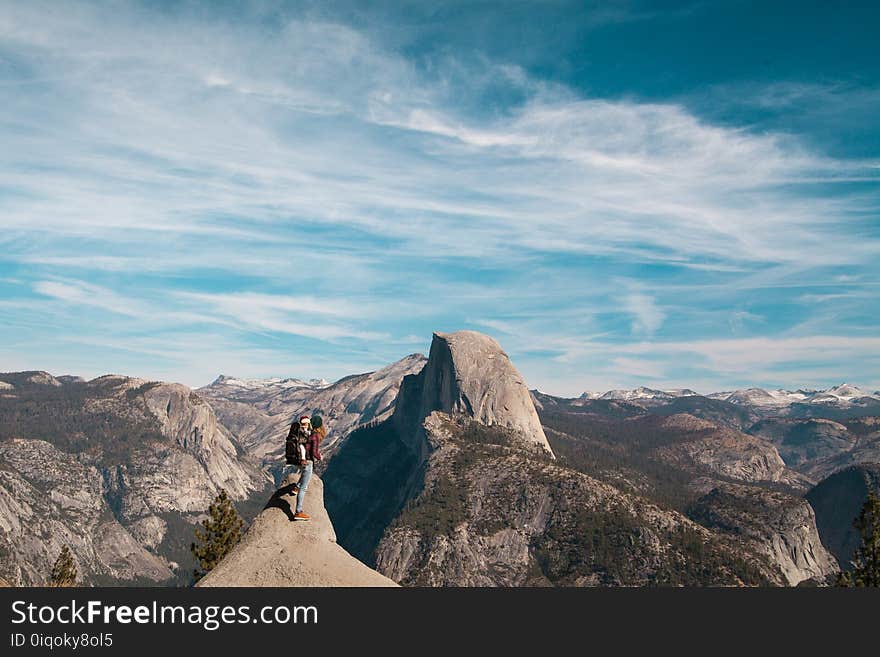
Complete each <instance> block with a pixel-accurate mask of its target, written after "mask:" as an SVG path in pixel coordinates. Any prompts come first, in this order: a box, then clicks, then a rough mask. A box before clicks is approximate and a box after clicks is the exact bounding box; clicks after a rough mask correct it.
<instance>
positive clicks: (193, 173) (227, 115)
mask: <svg viewBox="0 0 880 657" xmlns="http://www.w3.org/2000/svg"><path fill="white" fill-rule="evenodd" d="M768 4H772V7H770V8H768V7H767V5H768ZM843 6H844V5H841V6H839V7H830V6H828V3H815V4H812V3H802V2H798V3H751V2H681V3H662V4H657V3H640V2H620V3H595V4H591V3H584V2H571V3H569V2H552V1H550V2H504V3H494V2H469V3H464V2H447V3H439V2H438V3H425V2H387V3H381V2H379V3H370V7H369V8H367V7H365V3H356V2H332V1H331V2H315V3H293V2H271V1H263V2H256V1H255V2H239V3H231V4H229V5H228V6H224V5H222V4H221V3H217V2H211V3H207V2H206V3H196V2H188V3H171V2H161V3H137V2H126V1H121V0H117V1H114V2H95V3H78V2H64V3H60V2H48V3H44V2H40V1H39V0H35V1H29V2H26V3H25V2H16V1H13V0H0V370H7V371H8V370H20V369H45V370H49V371H51V372H53V373H56V374H61V373H68V372H70V373H76V374H81V375H84V376H95V375H99V374H103V373H106V372H117V373H124V374H130V375H137V376H143V377H148V378H160V379H166V380H175V381H181V382H184V383H187V384H190V385H194V386H196V385H202V384H205V383H207V382H209V381H210V380H212V379H213V378H214V377H215V376H216V375H217V374H219V373H221V372H222V373H227V374H235V375H238V376H255V377H257V376H299V377H325V378H328V379H334V378H337V377H340V376H343V375H346V374H350V373H353V372H359V371H367V370H370V369H375V368H378V367H381V366H382V365H384V364H387V363H389V362H391V361H393V360H396V359H398V358H400V357H402V356H404V355H406V354H408V353H411V352H415V351H422V352H425V351H426V350H427V347H428V345H429V343H430V337H431V332H432V331H434V330H440V331H451V330H457V329H463V328H468V329H475V330H480V331H484V332H486V333H489V334H491V335H493V336H494V337H495V338H497V339H498V340H499V342H501V344H502V345H503V346H504V348H505V349H506V350H507V352H508V353H509V354H510V355H511V357H512V358H513V360H514V362H515V363H516V364H517V365H518V366H519V368H520V369H521V370H522V372H523V373H524V375H525V377H526V379H527V381H528V383H529V385H530V386H532V387H538V388H540V389H542V390H545V391H548V392H551V393H555V394H565V395H576V394H580V393H581V392H582V391H584V390H606V389H609V388H613V387H633V386H636V385H648V386H652V387H684V386H687V387H691V388H694V389H696V390H698V391H701V392H709V391H713V390H722V389H730V388H734V387H741V386H745V385H762V386H767V387H778V386H783V387H791V388H797V387H828V386H830V385H833V384H836V383H840V382H842V381H849V382H851V383H855V384H857V385H861V386H864V387H866V388H869V389H871V390H876V389H880V334H878V331H877V317H878V316H880V266H878V264H877V263H878V256H880V122H878V121H877V120H876V117H877V116H878V115H880V49H878V48H877V46H876V39H875V37H876V35H875V34H874V32H875V29H876V26H877V25H878V24H880V10H878V8H877V6H876V3H874V7H873V8H872V7H871V6H870V3H865V4H864V5H863V7H859V6H856V5H855V4H854V3H846V8H845V9H844V8H842V7H843Z"/></svg>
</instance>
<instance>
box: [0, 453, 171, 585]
mask: <svg viewBox="0 0 880 657" xmlns="http://www.w3.org/2000/svg"><path fill="white" fill-rule="evenodd" d="M103 492H104V489H103V478H102V476H101V472H100V470H99V469H98V468H97V467H95V466H94V465H88V464H86V463H82V462H81V461H79V460H78V459H77V458H76V457H75V456H74V455H72V454H68V453H66V452H62V451H59V450H57V449H55V447H53V446H52V445H51V444H49V443H47V442H45V441H42V440H26V439H10V440H5V441H2V442H0V575H2V577H3V578H4V579H6V580H7V581H8V582H11V583H13V584H15V585H18V586H42V585H45V584H46V582H47V578H48V575H49V573H50V572H51V570H52V565H53V564H54V563H55V559H57V558H58V555H59V554H60V552H61V548H62V547H63V546H64V545H65V544H66V545H68V546H70V548H71V550H72V552H73V555H74V560H75V562H76V564H77V571H78V573H79V577H80V581H82V582H87V583H96V584H97V583H101V584H109V583H113V582H127V583H130V584H134V583H142V584H143V583H147V582H158V581H164V580H169V579H171V578H172V577H173V575H174V573H173V572H172V571H171V570H170V569H169V565H168V563H167V562H166V561H165V560H164V559H162V558H161V557H159V556H158V555H156V554H154V553H151V552H149V551H148V550H147V549H145V547H144V546H143V545H142V544H141V542H140V541H138V540H137V538H135V536H134V533H133V532H132V531H131V530H130V529H128V528H126V527H125V526H124V525H123V524H122V523H120V522H119V520H117V519H116V518H115V517H114V516H113V514H112V513H111V512H110V509H109V507H108V505H107V502H106V500H105V499H104V496H103Z"/></svg>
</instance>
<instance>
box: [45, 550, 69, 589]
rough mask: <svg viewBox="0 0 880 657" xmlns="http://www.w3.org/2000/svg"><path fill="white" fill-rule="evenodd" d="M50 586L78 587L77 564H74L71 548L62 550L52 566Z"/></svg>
mask: <svg viewBox="0 0 880 657" xmlns="http://www.w3.org/2000/svg"><path fill="white" fill-rule="evenodd" d="M49 586H76V564H75V563H74V562H73V555H72V554H71V553H70V548H69V547H67V546H66V545H65V546H63V547H62V548H61V554H59V555H58V558H57V559H56V560H55V565H54V566H52V574H51V576H50V578H49Z"/></svg>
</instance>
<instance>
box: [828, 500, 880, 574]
mask: <svg viewBox="0 0 880 657" xmlns="http://www.w3.org/2000/svg"><path fill="white" fill-rule="evenodd" d="M853 526H854V527H855V528H856V529H857V530H858V532H859V534H860V535H861V537H862V544H861V545H860V546H859V549H858V550H856V553H855V555H854V559H853V560H852V566H853V567H852V570H851V571H849V572H845V573H841V574H840V577H839V578H838V580H837V583H838V584H839V585H840V586H880V498H878V497H877V496H876V495H875V494H874V493H870V494H869V495H868V499H867V500H865V504H864V506H863V507H862V511H861V513H860V514H859V517H858V518H856V520H855V522H854V523H853Z"/></svg>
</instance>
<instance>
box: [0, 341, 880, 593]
mask: <svg viewBox="0 0 880 657" xmlns="http://www.w3.org/2000/svg"><path fill="white" fill-rule="evenodd" d="M304 412H308V413H320V414H322V415H323V416H324V417H325V419H326V420H327V424H328V426H329V428H330V434H329V435H328V437H327V439H326V441H325V444H324V451H325V461H324V462H322V463H321V464H320V467H319V468H317V470H318V474H320V478H321V479H322V480H323V483H324V484H325V486H323V487H322V490H323V500H324V503H322V504H321V505H320V508H318V509H316V512H317V513H318V514H319V515H321V514H325V513H326V514H327V518H328V521H327V522H328V523H329V522H330V521H331V520H332V524H331V525H330V530H332V533H328V531H327V528H326V527H325V529H324V530H322V531H323V532H324V533H323V534H320V536H319V539H320V540H319V542H320V544H321V545H323V544H324V543H327V545H328V546H327V547H326V550H327V551H328V552H327V554H330V553H331V552H332V553H333V554H338V555H339V556H338V557H333V558H334V559H339V560H341V561H340V563H343V562H344V563H346V564H349V563H350V562H349V561H348V560H349V559H351V560H354V559H355V558H356V559H358V560H360V561H361V562H363V563H365V564H366V566H369V567H372V568H375V570H377V571H378V572H379V573H380V574H381V575H382V576H384V577H387V578H390V579H391V580H393V581H395V582H398V583H400V584H404V585H413V584H427V585H432V586H443V585H466V586H474V585H476V586H483V585H506V586H516V585H645V584H685V585H695V584H697V585H700V584H724V585H754V584H757V585H795V584H798V583H802V582H814V583H823V582H825V581H826V580H827V579H828V578H829V577H831V576H833V574H834V573H835V572H837V570H838V569H839V568H840V567H841V566H842V567H847V565H848V559H849V555H850V554H851V550H852V547H853V540H854V539H853V532H852V528H851V522H852V518H848V515H847V514H849V513H850V512H851V511H852V509H853V508H856V507H857V506H858V505H859V504H860V502H859V500H860V499H863V497H864V496H865V495H866V494H867V493H866V491H867V490H870V489H872V487H875V486H876V485H877V484H878V481H880V479H878V478H877V477H874V476H873V475H871V474H870V473H872V472H874V471H873V470H871V468H874V467H876V466H875V465H873V464H876V463H878V462H880V396H878V395H877V394H876V393H873V394H866V393H864V391H861V390H859V389H857V388H855V387H854V386H848V385H846V384H843V385H840V386H835V387H833V388H829V389H828V390H823V391H803V390H799V391H795V392H788V391H765V390H761V389H758V388H751V389H747V390H741V391H732V392H725V393H713V394H710V395H699V394H697V393H695V392H694V391H693V390H688V389H683V390H665V391H662V390H653V389H650V388H637V389H635V390H629V391H624V390H613V391H609V392H607V393H602V394H594V393H585V394H584V395H582V396H580V397H578V398H571V399H568V398H560V397H554V396H551V395H547V394H544V393H541V392H539V391H537V390H531V391H530V390H529V389H528V387H527V385H526V382H525V380H524V379H523V377H522V376H521V374H520V373H519V372H518V371H517V369H516V368H515V366H514V365H513V364H512V363H511V361H510V358H509V357H508V356H507V354H506V353H505V352H504V351H503V349H502V348H501V346H500V345H499V344H498V343H497V342H495V341H494V340H493V339H491V338H489V337H488V336H485V335H482V334H478V333H474V332H470V331H460V332H457V333H445V334H444V333H438V334H435V335H434V338H433V342H432V345H431V350H430V354H429V356H428V357H427V358H426V357H425V356H424V355H422V354H412V355H410V356H406V357H404V358H402V359H401V360H399V361H397V362H396V363H392V364H391V365H389V366H387V367H385V368H382V369H380V370H377V371H376V372H371V373H364V374H357V375H352V376H348V377H345V378H343V379H340V380H339V381H336V382H334V383H328V382H327V381H324V380H309V381H304V380H300V379H295V378H275V379H265V380H255V379H240V378H235V377H232V376H222V375H221V376H219V377H218V378H217V379H216V380H215V381H214V382H213V383H211V384H210V385H208V386H205V387H203V388H200V389H198V390H190V389H189V388H186V387H185V386H180V385H177V384H169V383H161V382H151V381H146V380H143V379H138V378H133V377H123V376H115V375H111V376H105V377H99V378H98V379H94V380H91V381H86V380H84V379H82V378H79V377H75V376H58V377H54V376H52V375H51V374H48V373H46V372H17V373H5V374H0V557H2V561H0V563H2V566H0V577H2V578H3V579H4V580H6V581H8V582H10V583H13V584H18V585H31V584H41V583H44V582H45V578H46V575H47V573H48V571H49V569H51V563H52V560H53V559H54V557H55V556H57V553H58V551H59V550H60V547H61V545H62V544H68V545H70V546H71V549H72V551H73V553H74V556H75V559H76V561H77V563H78V565H79V569H80V572H81V573H82V575H83V579H84V581H86V582H87V583H116V584H136V583H139V584H150V583H153V584H161V585H181V584H187V583H189V582H190V572H191V569H192V565H193V564H192V562H191V558H190V556H189V553H188V550H187V546H188V544H189V541H190V540H192V535H193V529H194V527H195V524H196V523H198V521H199V520H200V519H201V518H203V517H204V512H205V509H206V508H207V505H208V503H209V502H210V500H211V499H213V496H214V495H216V493H217V491H218V490H219V489H220V488H224V489H226V490H227V492H228V493H229V494H230V496H231V497H232V499H233V500H234V501H235V502H236V504H237V506H238V507H239V509H240V511H241V512H242V513H243V515H244V516H245V517H246V519H247V520H249V521H250V520H251V519H254V518H255V520H254V524H253V527H254V528H261V529H259V532H260V533H259V536H257V535H256V532H257V529H254V532H255V535H253V536H251V538H250V539H248V540H247V541H244V542H243V545H245V546H246V545H254V546H258V545H265V544H266V541H270V542H271V541H272V540H277V541H279V542H281V543H283V544H287V543H289V541H290V540H293V539H292V538H291V537H292V536H293V535H292V534H291V532H293V531H296V529H295V528H296V527H298V526H299V523H296V524H292V525H288V524H285V523H284V522H280V518H281V516H278V515H277V508H276V507H277V501H278V500H279V499H281V498H280V497H279V494H278V493H277V492H276V493H275V494H273V493H272V491H273V490H275V489H276V488H278V486H280V485H282V483H283V482H282V481H281V450H282V448H283V437H284V435H285V434H286V431H287V428H288V426H289V424H290V422H291V421H293V419H295V418H296V417H297V416H298V415H299V414H301V413H304ZM844 473H855V474H852V475H851V476H850V475H847V476H848V477H849V478H844V479H842V480H841V481H843V482H844V484H845V485H844V484H841V485H837V484H835V483H834V482H835V481H837V480H838V479H839V478H840V477H843V476H844ZM835 477H836V478H838V479H835ZM859 477H861V479H860V478H859ZM858 481H864V482H867V483H864V484H858V485H857V483H852V482H858ZM841 496H844V497H845V499H846V500H847V502H846V503H845V504H843V503H842V502H841V501H840V500H841V499H842V498H841ZM267 498H268V499H269V500H270V505H269V506H266V500H267ZM272 500H275V502H272ZM272 504H275V507H273V506H272ZM263 507H266V509H265V510H264V511H262V512H260V509H261V508H263ZM273 509H274V510H273ZM820 509H821V511H820ZM814 510H815V511H814ZM273 514H274V515H273ZM331 536H332V540H330V537H331ZM316 540H318V539H316ZM337 541H338V545H337ZM311 544H312V543H310V545H311ZM254 549H256V548H254ZM261 549H262V548H261ZM323 549H325V548H322V550H323ZM242 550H245V547H242V548H241V549H240V550H238V555H239V556H238V557H236V559H238V562H237V563H250V561H249V559H248V555H247V553H246V552H245V553H244V557H242ZM339 550H341V552H339ZM345 552H347V553H348V554H345ZM350 555H353V556H350ZM307 565H308V564H307ZM312 565H314V564H312ZM341 567H342V566H341ZM344 567H345V568H346V569H348V568H349V567H350V568H351V572H352V573H359V572H362V571H360V570H359V568H360V567H359V566H356V565H350V566H349V565H346V566H344ZM226 572H227V576H226V577H232V579H226V580H221V581H229V582H235V583H239V584H240V583H245V584H246V583H247V581H246V580H247V577H245V575H244V574H241V573H239V575H240V577H238V579H236V578H235V577H236V576H235V574H234V573H231V571H229V570H228V568H227V571H226ZM315 572H317V573H318V574H317V575H316V576H315V577H316V578H317V579H315V577H313V578H311V579H309V580H308V581H309V582H310V583H312V584H314V583H316V582H320V573H319V571H315ZM363 572H364V574H363V577H365V578H366V579H367V580H369V579H370V578H371V577H372V575H369V574H368V573H366V571H363ZM230 573H231V574H230ZM253 577H254V578H259V577H262V575H260V574H259V573H258V572H256V571H254V574H253ZM353 577H354V580H351V581H354V582H356V581H361V580H360V579H359V578H360V577H361V575H357V576H355V575H353ZM377 577H378V575H377ZM242 578H244V579H242ZM254 581H256V580H254ZM260 581H262V580H260ZM278 581H280V582H282V583H287V584H296V583H297V581H298V580H296V579H295V578H294V579H290V578H288V579H285V578H284V577H282V578H281V580H278ZM327 581H328V582H329V581H330V580H327ZM377 581H378V580H377Z"/></svg>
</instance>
